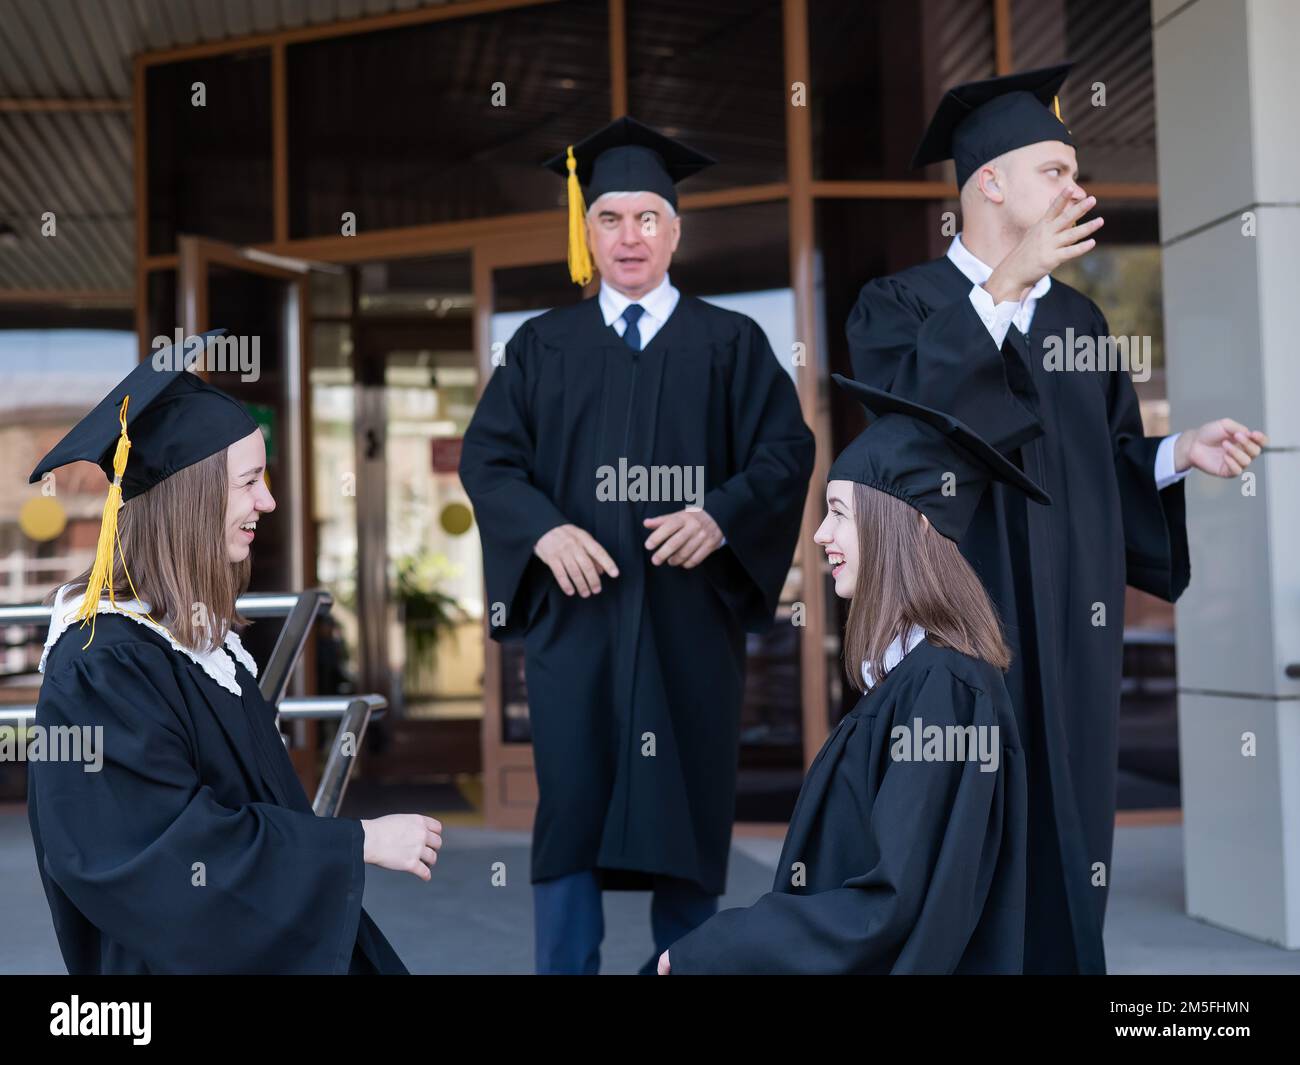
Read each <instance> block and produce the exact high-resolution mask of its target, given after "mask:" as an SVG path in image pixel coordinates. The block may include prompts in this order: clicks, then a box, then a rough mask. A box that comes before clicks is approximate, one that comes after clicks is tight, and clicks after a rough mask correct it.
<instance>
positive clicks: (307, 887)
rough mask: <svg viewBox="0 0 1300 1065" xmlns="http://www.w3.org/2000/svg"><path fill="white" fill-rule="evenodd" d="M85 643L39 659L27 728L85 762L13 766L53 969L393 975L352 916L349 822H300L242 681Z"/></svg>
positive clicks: (135, 626)
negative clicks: (44, 907) (83, 755)
mask: <svg viewBox="0 0 1300 1065" xmlns="http://www.w3.org/2000/svg"><path fill="white" fill-rule="evenodd" d="M88 632H89V630H88V629H87V630H82V629H80V628H79V627H78V625H77V624H75V623H74V624H73V625H72V626H71V627H70V629H69V630H68V631H67V632H66V633H64V634H63V635H62V636H61V637H60V638H59V639H58V641H57V642H56V643H55V644H54V646H53V647H52V648H51V650H50V652H49V658H48V661H47V663H46V667H45V679H44V682H43V683H42V685H41V691H40V698H39V701H38V703H37V707H36V723H37V724H38V725H41V726H44V727H45V728H47V729H48V728H50V727H52V726H90V727H102V728H103V734H102V735H103V741H102V752H103V759H104V760H103V766H102V768H101V770H100V771H99V772H93V773H87V772H85V771H84V767H83V765H82V764H81V763H71V762H40V761H36V762H31V763H30V764H29V766H28V790H27V812H28V819H29V820H30V822H31V829H32V840H33V842H34V844H35V846H36V864H37V868H38V869H39V870H40V875H41V883H42V885H43V886H44V888H45V896H46V898H47V900H48V901H49V905H50V914H51V916H52V917H53V919H54V930H55V933H56V934H57V936H58V939H59V947H60V949H61V950H62V952H63V960H64V962H65V963H66V964H67V967H68V972H69V973H70V974H73V975H81V974H101V973H104V974H109V973H112V974H138V973H240V974H244V973H274V974H288V973H293V974H302V973H348V972H354V973H376V972H378V973H405V972H406V968H405V966H404V965H403V964H402V962H401V960H400V959H399V958H398V956H397V954H396V953H395V952H394V951H393V948H392V947H391V946H390V945H389V943H388V940H387V939H385V938H384V935H383V933H382V932H380V931H379V928H378V927H377V926H376V925H375V923H374V922H373V921H372V920H371V919H370V916H369V915H368V914H367V913H366V912H365V910H363V909H362V907H361V897H362V891H363V889H364V887H365V865H364V863H363V860H362V855H363V847H364V834H363V831H362V828H361V822H360V821H358V820H355V819H353V818H326V817H317V816H315V815H314V814H313V813H312V810H311V804H310V803H309V802H308V800H307V796H306V794H305V793H304V791H303V789H302V785H301V784H300V783H299V781H298V778H297V775H296V774H295V773H294V770H293V764H292V762H291V761H290V759H289V754H288V752H287V751H286V750H285V747H284V743H283V741H282V740H281V738H280V734H279V732H278V730H277V729H276V726H275V710H274V708H273V707H272V706H271V705H270V704H269V703H267V702H266V700H265V699H263V698H262V695H261V693H260V692H259V691H258V688H257V681H256V680H255V679H254V677H253V676H252V674H251V673H250V672H249V671H248V670H247V669H246V668H245V667H244V666H243V665H242V664H238V665H237V666H236V676H237V679H238V685H239V688H240V691H241V693H242V695H241V696H236V695H235V694H233V693H232V692H230V691H228V690H227V689H225V688H223V687H222V686H221V685H219V684H218V683H217V682H216V681H214V680H213V679H212V678H211V677H210V676H208V675H207V673H205V672H204V671H203V670H202V669H201V668H200V667H199V666H198V664H197V663H195V662H194V661H193V660H192V659H190V658H188V657H187V656H185V655H183V654H181V653H179V652H178V651H176V650H174V649H173V648H172V647H171V646H170V645H169V644H168V642H167V641H166V640H165V639H164V638H163V637H162V636H160V635H159V634H157V633H155V632H153V631H152V630H150V629H148V628H146V627H145V626H144V625H142V624H141V623H139V622H137V621H134V620H132V619H130V618H127V617H123V616H120V615H115V614H101V615H99V617H98V618H97V620H96V622H95V638H94V641H93V642H92V643H91V645H90V647H89V649H87V650H84V651H83V650H82V645H83V644H84V643H85V642H86V641H85V636H86V635H87V634H88ZM198 862H201V863H203V867H202V869H201V870H198V873H197V875H199V876H202V877H204V878H206V886H195V884H194V881H195V880H196V869H195V863H198Z"/></svg>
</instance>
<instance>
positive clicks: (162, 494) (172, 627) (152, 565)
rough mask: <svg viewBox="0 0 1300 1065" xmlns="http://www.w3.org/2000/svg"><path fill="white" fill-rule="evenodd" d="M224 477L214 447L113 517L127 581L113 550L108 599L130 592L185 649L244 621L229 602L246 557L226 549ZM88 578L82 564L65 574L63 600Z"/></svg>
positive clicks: (243, 584)
mask: <svg viewBox="0 0 1300 1065" xmlns="http://www.w3.org/2000/svg"><path fill="white" fill-rule="evenodd" d="M228 479H229V478H228V475H227V469H226V449H225V448H222V450H220V451H218V452H216V453H215V454H213V455H209V456H208V457H207V458H205V459H201V460H200V461H198V462H196V463H194V464H193V465H190V466H186V467H185V468H183V469H180V470H177V471H176V472H175V473H173V474H172V475H171V476H170V477H167V478H165V479H164V480H162V481H159V482H158V483H157V484H156V485H154V486H153V487H152V488H150V489H148V490H147V491H145V492H142V493H140V495H138V496H133V497H132V498H130V499H128V500H127V501H126V502H125V503H123V504H122V510H121V513H120V515H119V517H118V532H119V535H120V537H121V541H122V554H123V555H125V556H126V566H127V569H128V570H130V574H131V580H130V581H129V582H128V580H127V576H126V573H125V572H123V569H122V559H121V556H119V555H118V553H117V552H116V551H114V553H113V595H114V597H115V598H117V599H130V598H132V596H133V594H135V593H138V594H139V596H140V598H141V599H142V600H144V602H146V603H148V604H149V614H150V616H151V617H152V618H153V619H154V621H157V622H158V623H159V624H161V625H163V626H164V627H165V628H166V629H167V630H168V631H169V632H170V633H171V634H172V635H173V636H174V637H175V638H176V640H177V642H178V643H181V644H183V645H184V646H186V647H188V648H190V650H192V651H198V652H204V651H211V650H213V649H215V648H217V647H220V646H221V645H222V643H223V642H224V641H225V639H226V633H228V632H229V631H230V630H231V628H232V627H238V626H243V625H245V624H246V622H245V620H244V619H243V618H242V617H240V616H239V614H238V613H236V611H235V600H236V599H238V598H239V596H240V595H242V594H243V593H244V591H245V590H246V589H247V588H248V578H249V573H250V571H251V568H252V563H251V562H250V560H249V559H248V558H245V559H244V560H243V561H242V562H231V561H230V556H229V554H228V553H227V549H226V506H227V502H228V500H227V493H228V492H229V487H228V484H227V481H228ZM89 577H90V570H89V569H87V570H86V571H85V572H84V573H82V574H81V575H80V576H78V577H76V578H74V579H73V581H72V583H71V585H70V587H69V592H68V593H67V595H65V602H67V601H68V600H70V599H71V598H73V595H74V593H75V595H76V596H80V595H81V594H83V593H84V592H85V589H86V582H87V580H88V579H89ZM132 584H134V585H135V593H133V592H132V590H131V586H132ZM57 591H58V590H57V589H55V591H53V592H51V593H50V594H49V596H47V597H46V602H52V601H53V600H54V596H55V594H56V593H57Z"/></svg>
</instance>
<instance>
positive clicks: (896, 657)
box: [862, 625, 925, 688]
mask: <svg viewBox="0 0 1300 1065" xmlns="http://www.w3.org/2000/svg"><path fill="white" fill-rule="evenodd" d="M924 639H925V629H923V628H921V627H920V626H919V625H913V626H912V627H911V629H909V630H908V633H907V648H906V650H904V648H903V641H902V640H901V639H899V638H898V637H897V636H895V637H894V642H893V643H891V644H890V645H889V646H888V647H887V648H886V649H885V663H884V665H885V672H886V673H888V672H889V671H890V670H891V669H893V668H894V667H895V666H896V665H898V663H899V662H901V661H902V660H903V657H904V656H905V655H908V654H910V653H911V651H912V648H913V647H915V646H916V645H917V644H918V643H920V642H921V641H922V640H924ZM862 681H863V683H864V684H866V686H867V687H868V688H872V687H875V683H876V679H875V676H874V674H872V672H871V663H870V662H863V663H862Z"/></svg>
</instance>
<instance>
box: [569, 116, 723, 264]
mask: <svg viewBox="0 0 1300 1065" xmlns="http://www.w3.org/2000/svg"><path fill="white" fill-rule="evenodd" d="M716 162H717V160H716V159H713V158H712V157H710V156H707V155H705V154H704V153H703V152H697V151H696V150H695V149H694V148H690V147H687V146H686V145H685V144H683V143H682V142H681V141H676V140H673V138H672V137H666V136H664V135H663V134H662V133H660V132H659V131H658V130H655V129H651V128H650V127H649V126H646V125H643V124H642V123H640V122H638V121H637V120H636V119H635V118H632V117H630V116H628V115H624V116H623V117H622V118H616V119H615V120H614V121H613V122H611V123H610V124H609V125H608V126H606V127H605V128H604V129H601V130H598V131H597V132H595V133H593V134H592V135H591V136H589V137H587V138H586V139H585V140H582V141H579V142H578V143H577V144H571V145H569V147H568V148H567V149H566V150H565V151H563V152H561V153H560V154H559V155H555V156H552V157H551V158H550V159H548V160H546V162H545V163H544V164H543V165H544V166H545V167H546V168H547V169H548V170H550V171H552V172H553V173H555V174H558V175H559V176H560V177H562V178H567V179H568V182H569V186H568V192H569V272H570V276H572V278H573V280H574V281H575V282H576V283H578V284H581V285H585V284H586V283H587V282H588V281H590V280H591V259H590V256H589V255H588V252H587V242H586V229H585V223H586V216H587V206H586V204H587V203H588V202H589V203H595V202H596V200H598V199H600V197H601V196H603V195H605V193H607V192H656V193H658V194H659V195H660V196H662V197H663V198H664V199H665V200H667V201H668V202H669V203H670V204H672V207H673V210H676V209H677V182H679V181H682V180H684V179H686V178H688V177H690V176H691V175H692V174H698V173H699V172H700V171H701V170H703V169H704V168H705V167H709V166H712V165H713V164H714V163H716ZM579 186H582V188H585V189H586V196H587V198H586V201H585V202H584V200H583V194H582V189H581V188H579Z"/></svg>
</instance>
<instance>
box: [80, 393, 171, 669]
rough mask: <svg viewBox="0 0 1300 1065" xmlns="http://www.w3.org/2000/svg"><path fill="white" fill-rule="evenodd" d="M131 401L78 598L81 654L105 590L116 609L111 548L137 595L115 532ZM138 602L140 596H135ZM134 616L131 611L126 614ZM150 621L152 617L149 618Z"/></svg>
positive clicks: (122, 414)
mask: <svg viewBox="0 0 1300 1065" xmlns="http://www.w3.org/2000/svg"><path fill="white" fill-rule="evenodd" d="M130 402H131V397H130V396H127V397H126V398H125V399H124V400H122V409H121V410H120V411H119V412H118V416H117V417H118V421H119V423H120V424H121V426H122V432H121V435H120V436H119V437H118V438H117V450H116V451H115V452H113V483H112V484H111V485H109V488H108V498H107V499H106V500H104V515H103V517H102V518H101V519H100V523H99V543H98V544H97V545H96V546H95V562H94V565H92V566H91V567H90V578H89V579H88V580H87V581H86V594H85V595H84V596H82V598H81V606H80V607H79V608H78V609H77V613H76V615H75V616H76V617H77V618H80V619H81V627H82V628H85V627H86V622H88V621H89V622H90V639H89V640H87V641H86V643H85V645H84V646H83V647H82V650H83V651H84V650H85V649H86V648H87V647H89V646H90V644H91V641H93V640H94V639H95V618H96V617H97V616H98V615H99V600H100V597H101V596H102V595H103V594H104V590H105V589H107V590H108V601H109V602H110V603H112V604H113V606H114V608H116V607H117V599H116V598H115V597H114V592H113V549H114V547H116V548H117V554H118V557H119V558H121V559H122V572H123V573H125V574H126V580H127V583H128V584H129V585H130V586H131V594H132V595H136V591H135V583H134V582H133V581H132V580H131V574H130V573H128V572H127V569H126V557H125V555H124V554H123V553H122V538H121V537H120V536H119V535H118V531H117V512H118V511H119V510H121V509H122V474H123V473H124V472H125V471H126V457H127V455H128V454H129V453H130V451H131V438H130V437H129V436H127V434H126V408H127V404H128V403H130ZM136 598H137V599H138V598H139V596H138V595H136ZM126 613H131V614H133V613H134V612H133V611H126ZM137 616H138V615H137ZM150 620H152V618H151V619H150Z"/></svg>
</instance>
